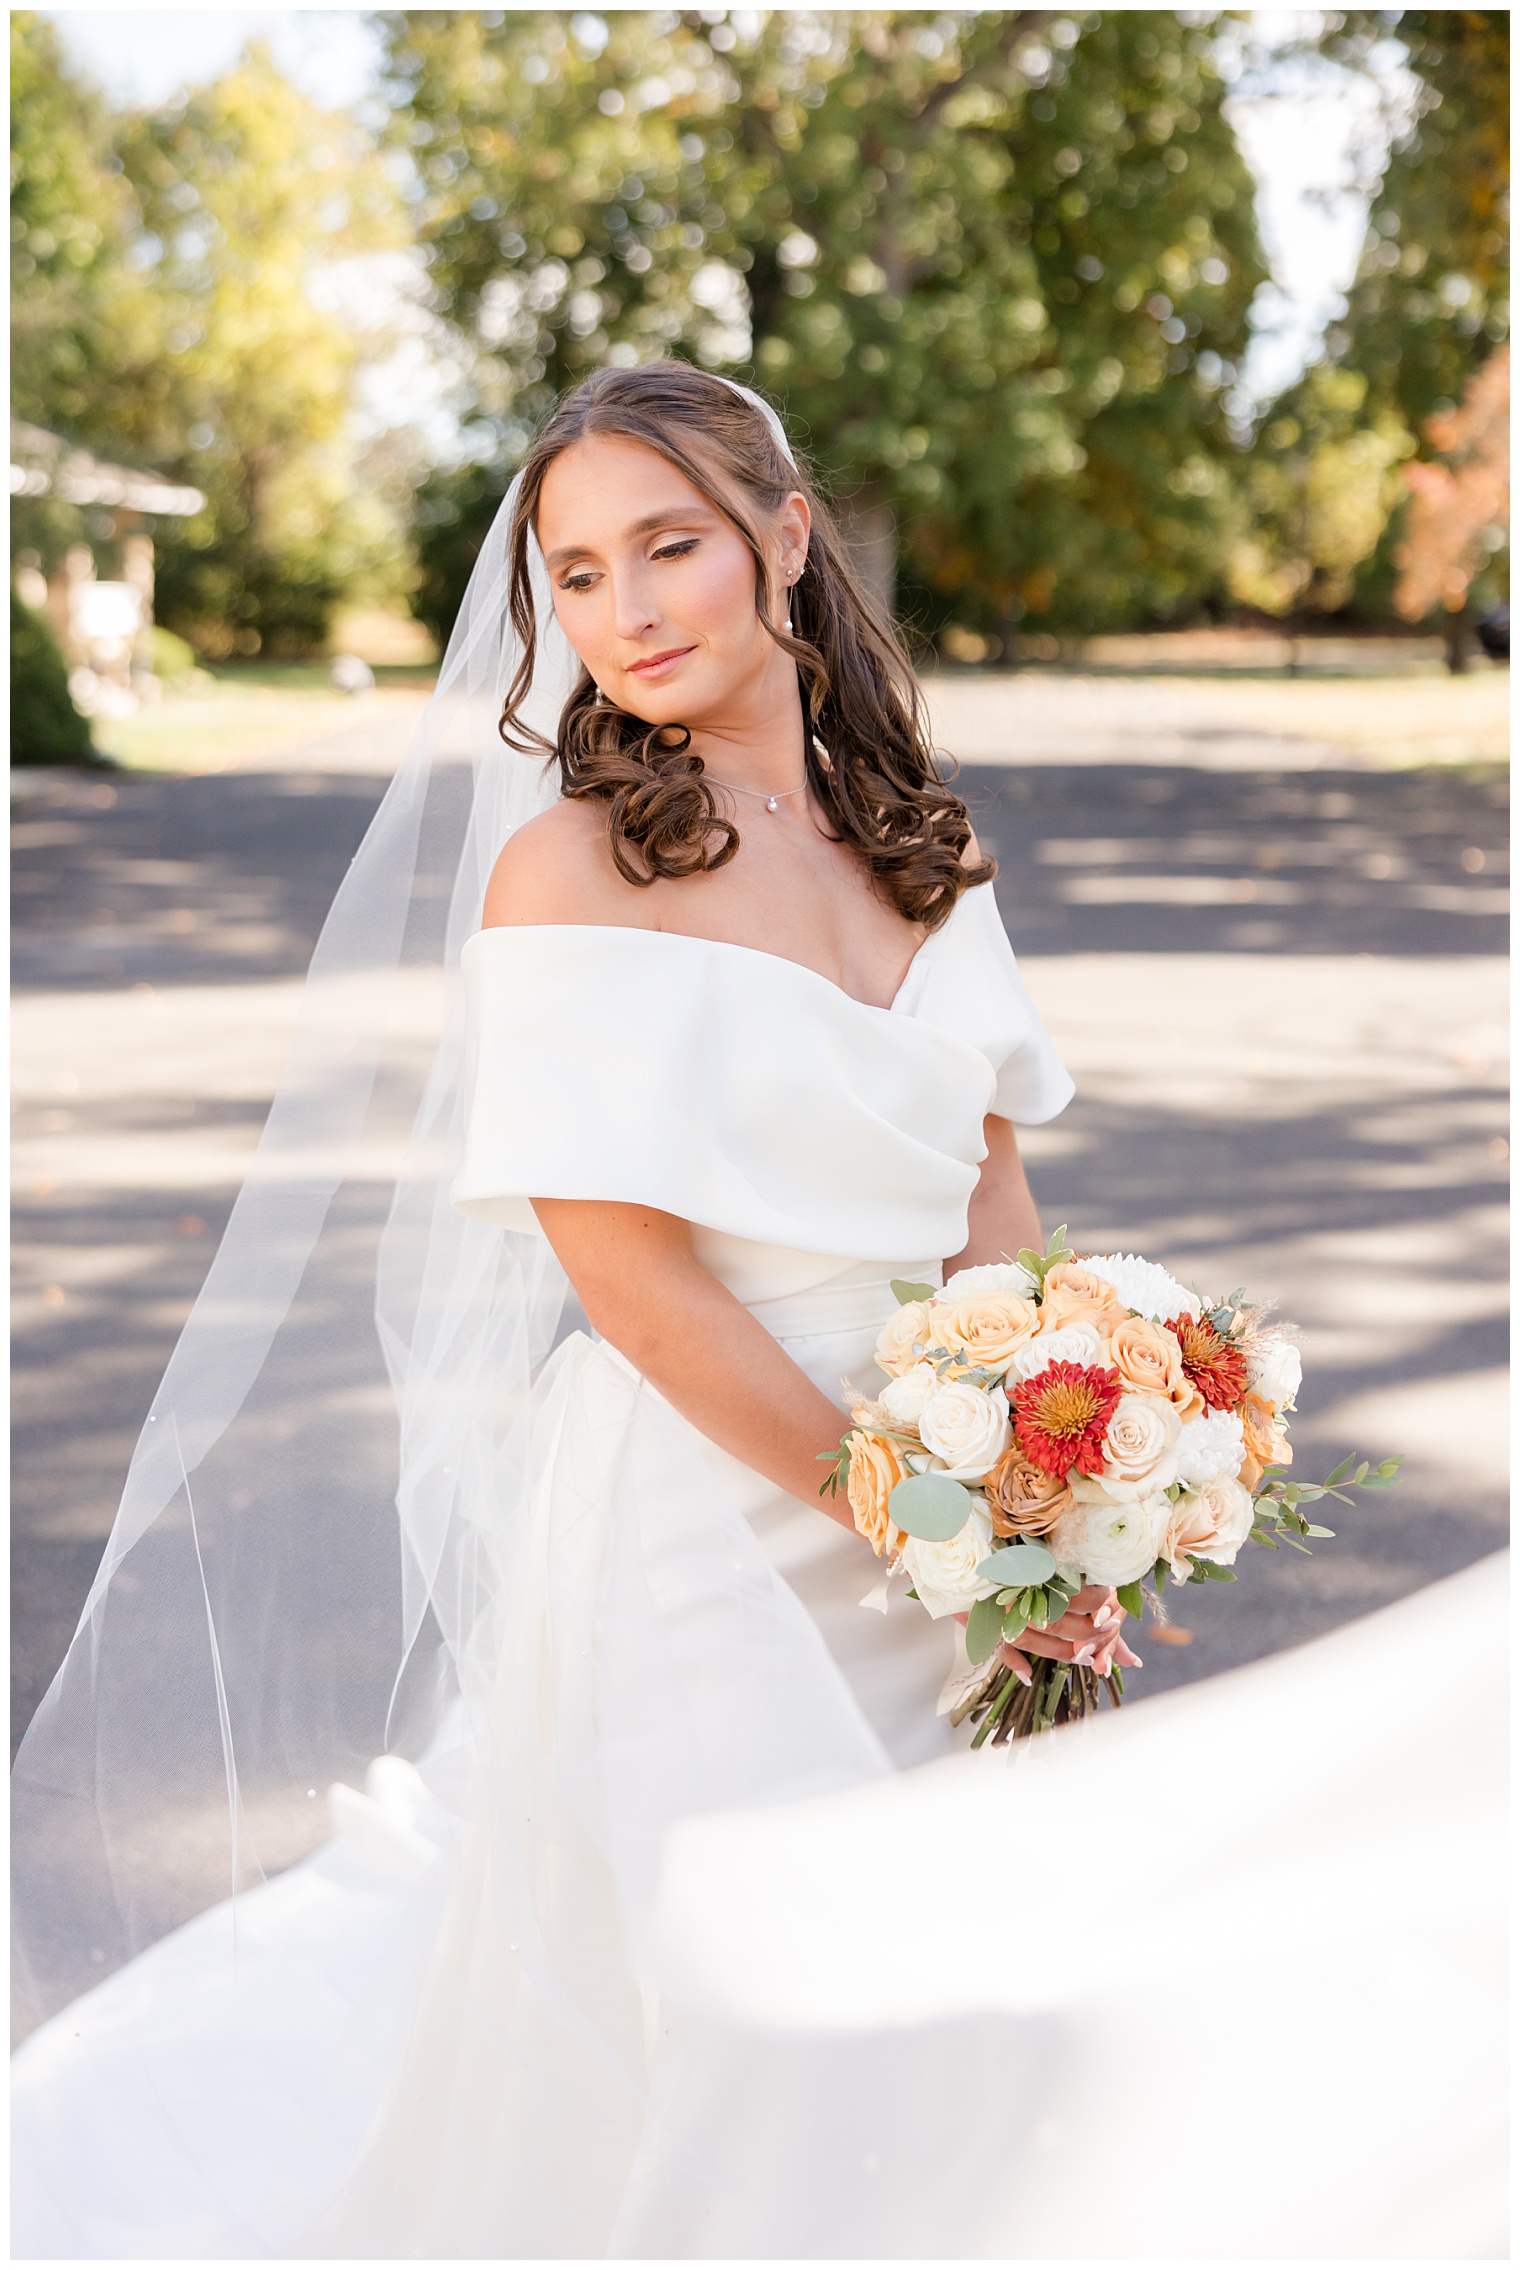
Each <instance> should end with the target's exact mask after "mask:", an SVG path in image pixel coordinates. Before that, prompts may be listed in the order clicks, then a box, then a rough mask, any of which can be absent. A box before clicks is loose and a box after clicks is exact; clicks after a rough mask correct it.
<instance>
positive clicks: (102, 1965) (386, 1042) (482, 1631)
mask: <svg viewBox="0 0 1520 2270" xmlns="http://www.w3.org/2000/svg"><path fill="white" fill-rule="evenodd" d="M738 391H740V392H745V393H746V395H747V399H749V400H750V401H751V402H753V403H754V404H755V406H756V408H757V409H759V410H761V411H762V412H763V413H764V415H765V417H766V419H767V421H768V422H769V424H770V426H771V428H772V431H773V434H774V436H775V438H776V439H777V441H778V443H779V445H780V447H781V448H782V450H783V451H784V452H785V453H786V455H787V456H788V458H789V457H790V451H789V449H788V448H787V444H786V441H785V437H784V434H783V432H782V428H781V425H780V422H779V420H778V419H777V418H776V416H775V413H774V412H773V411H771V410H770V409H769V408H768V407H767V406H766V405H765V404H763V403H762V402H760V400H759V398H758V397H757V396H754V395H748V394H747V390H745V389H739V390H738ZM515 494H516V484H515V483H514V484H513V488H512V490H511V491H509V493H508V495H507V497H506V498H505V499H504V501H503V503H502V506H501V508H500V510H499V511H498V513H497V515H496V518H495V520H494V521H493V523H492V525H491V529H490V532H489V534H488V535H487V537H486V539H485V542H484V544H483V546H482V548H481V551H480V555H479V558H478V560H477V562H476V565H475V569H474V572H473V574H472V576H471V578H470V583H469V588H468V590H467V592H466V595H465V599H464V603H463V606H462V608H461V610H460V614H459V618H458V621H457V623H456V625H455V627H454V631H453V635H452V637H451V638H450V640H449V644H448V649H447V652H446V654H445V656H444V659H443V664H442V668H441V671H440V674H439V679H438V685H437V690H436V692H435V694H434V695H433V697H432V699H431V700H430V702H429V704H428V707H427V709H426V712H425V713H424V716H423V720H422V723H421V727H420V729H419V732H418V735H417V739H416V742H415V744H414V746H413V747H412V749H411V751H410V753H409V755H408V757H407V759H406V761H405V762H404V763H403V765H402V766H401V768H400V770H399V771H398V773H397V774H396V776H395V778H394V779H393V781H392V782H391V784H390V787H389V789H388V790H387V792H386V795H385V798H384V800H383V802H382V803H381V805H380V808H379V810H378V812H377V813H376V815H375V818H374V820H373V822H372V824H371V826H370V828H369V830H368V832H367V834H366V835H365V838H364V841H363V842H362V844H361V845H360V848H359V850H358V852H357V854H356V855H355V857H354V860H353V862H352V865H351V866H350V868H349V871H348V873H347V875H346V876H345V878H344V880H343V883H342V885H341V886H340V888H339V890H338V893H337V896H336V898H335V900H334V903H333V906H332V909H331V912H330V913H329V915H328V918H327V921H326V923H325V925H324V927H323V930H322V934H321V937H320V939H319V940H318V943H317V947H316V951H315V953H314V955H313V958H312V963H311V968H310V973H309V976H308V979H307V983H306V987H305V991H304V995H303V998H302V1003H301V1008H300V1013H299V1018H298V1021H297V1024H296V1029H295V1033H294V1037H293V1040H292V1043H291V1047H290V1053H289V1057H288V1061H287V1064H286V1068H285V1072H284V1075H283V1078H282V1080H281V1083H280V1087H279V1091H278V1093H277V1095H276V1098H275V1101H274V1105H273V1107H272V1109H271V1111H270V1114H269V1118H268V1121H267V1123H266V1125H265V1128H264V1130H263V1134H262V1138H261V1140H260V1143H259V1146H258V1150H257V1153H256V1155H255V1157H254V1160H253V1163H252V1165H251V1168H250V1171H249V1174H248V1177H247V1180H246V1182H245V1183H244V1185H243V1188H242V1191H241V1193H240V1194H239V1197H238V1199H237V1203H236V1205H235V1207H234V1209H233V1212H232V1216H231V1219H230V1221H229V1223H228V1226H227V1230H226V1234H225V1236H224V1237H223V1239H222V1242H221V1245H220V1247H219V1249H218V1252H217V1254H216V1258H215V1260H214V1261H213V1263H212V1266H211V1270H210V1272H209V1274H208V1276H207V1279H206V1282H205V1285H204V1288H203V1290H202V1292H201V1294H200V1297H199V1299H198V1300H197V1302H196V1304H195V1307H194V1309H193V1311H192V1313H191V1315H190V1318H189V1320H188V1322H187V1324H186V1326H185V1329H184V1331H183V1333H182V1335H181V1337H180V1340H179V1343H178V1345H177V1346H176V1348H175V1351H174V1354H173V1356H172V1358H171V1359H170V1362H169V1366H168V1369H167V1371H166V1373H165V1375H164V1379H163V1382H162V1385H161V1386H160V1388H159V1391H158V1393H157V1395H156V1396H155V1398H154V1401H153V1407H152V1410H151V1413H150V1414H149V1417H148V1419H147V1421H146V1423H145V1425H144V1427H143V1430H142V1433H141V1436H140V1438H139V1441H138V1444H137V1449H136V1453H135V1455H134V1457H133V1460H132V1464H131V1468H130V1471H129V1474H128V1478H127V1483H126V1489H125V1493H124V1495H123V1498H122V1502H121V1507H120V1510H119V1512H118V1514H117V1517H116V1521H115V1523H114V1526H113V1528H112V1531H111V1535H110V1539H109V1542H108V1544H107V1546H106V1550H105V1553H104V1556H103V1558H102V1561H101V1565H100V1568H99V1571H98V1573H97V1575H96V1578H95V1581H94V1584H93V1585H92V1587H91V1590H90V1594H89V1598H88V1600H87V1602H86V1605H85V1608H84V1611H83V1613H82V1616H81V1619H80V1623H79V1627H78V1630H77V1632H76V1634H75V1637H74V1640H73V1642H72V1644H71V1646H70V1648H69V1651H68V1654H67V1656H66V1658H65V1660H64V1662H63V1664H62V1666H61V1667H60V1669H59V1671H58V1674H57V1676H56V1677H55V1679H54V1681H53V1683H52V1685H51V1687H50V1688H49V1690H48V1693H47V1695H46V1697H45V1698H44V1700H43V1703H42V1705H41V1707H40V1709H39V1710H38V1712H37V1715H36V1718H35V1719H34V1721H33V1723H32V1726H31V1728H30V1730H29V1731H28V1733H27V1735H26V1738H25V1740H24V1742H23V1744H22V1747H21V1751H20V1755H19V1758H18V1761H17V1768H16V1791H15V1798H16V1805H15V1815H14V1819H15V1831H14V1838H15V1841H14V1852H15V1863H16V1870H15V1918H16V1926H17V1936H18V1944H19V1957H20V1959H19V1965H18V1972H19V1981H20V1986H19V1998H20V2010H19V2022H20V2026H21V2030H23V2031H26V2030H29V2029H30V2027H32V2026H33V2025H35V2024H36V2023H38V2022H39V2021H40V2020H41V2019H43V2018H44V2017H46V2016H47V2015H49V2014H50V2013H51V2012H53V2011H54V2010H56V2009H58V2008H59V2007H60V2006H61V2005H62V2004H64V2003H65V2002H67V2001H69V2000H70V1999H71V1998H72V1997H73V1996H75V1995H77V1994H78V1993H80V1992H81V1991H82V1990H84V1989H86V1988H88V1987H90V1986H92V1985H95V1984H97V1983H99V1981H100V1980H101V1979H102V1978H104V1977H105V1976H107V1975H108V1974H109V1973H110V1972H112V1971H113V1970H115V1969H116V1968H118V1967H119V1966H120V1965H121V1964H122V1963H123V1962H125V1961H126V1960H128V1959H129V1958H130V1957H131V1956H133V1955H134V1954H136V1953H138V1952H140V1951H141V1950H142V1949H144V1948H145V1947H147V1946H149V1945H151V1944H152V1943H154V1942H155V1941H157V1940H159V1939H160V1938H162V1937H163V1936H164V1935H165V1934H166V1933H167V1932H169V1931H171V1930H173V1929H174V1928H175V1927H176V1926H178V1925H180V1924H181V1923H183V1922H185V1921H186V1920H187V1919H189V1918H190V1917H192V1916H195V1915H197V1914H199V1913H200V1912H202V1911H203V1910H205V1909H207V1908H208V1907H210V1906H212V1905H214V1904H215V1903H217V1902H219V1901H223V1900H226V1899H227V1898H228V1897H229V1896H230V1895H235V1894H240V1893H242V1892H245V1891H247V1890H249V1889H251V1888H253V1887H254V1886H256V1885H258V1884H260V1883H261V1882H263V1881H264V1880H265V1879H266V1878H269V1877H271V1876H273V1875H275V1874H277V1873H278V1872H280V1871H282V1870H283V1869H285V1868H286V1867H288V1866H289V1865H290V1864H291V1863H292V1862H293V1861H295V1860H297V1859H299V1858H300V1857H301V1856H302V1855H303V1854H305V1853H306V1852H308V1851H309V1850H311V1849H312V1848H313V1847H314V1846H315V1845H317V1844H319V1843H321V1842H322V1841H323V1839H324V1838H325V1836H326V1835H327V1833H328V1811H327V1793H328V1790H329V1787H330V1785H331V1784H333V1783H334V1782H339V1783H343V1782H352V1781H354V1780H355V1779H357V1778H362V1775H363V1772H364V1769H365V1767H366V1765H367V1764H368V1762H369V1761H370V1760H372V1759H374V1758H375V1757H376V1756H378V1755H380V1754H382V1753H386V1752H390V1753H397V1752H400V1753H402V1754H404V1755H407V1756H417V1755H420V1754H421V1753H422V1752H423V1751H424V1750H427V1749H430V1750H431V1751H432V1753H433V1754H434V1755H435V1757H436V1756H437V1754H438V1752H439V1749H440V1745H443V1746H444V1747H445V1748H446V1746H447V1730H448V1727H449V1724H450V1709H451V1705H452V1704H453V1703H455V1702H456V1701H457V1697H458V1694H459V1690H460V1684H461V1667H462V1661H463V1658H464V1656H465V1655H466V1654H467V1652H468V1651H469V1650H470V1649H472V1648H479V1647H481V1646H482V1645H485V1646H489V1639H490V1629H491V1623H492V1607H493V1592H494V1588H495V1587H496V1586H497V1585H498V1583H499V1581H500V1573H501V1572H500V1569H499V1567H498V1565H497V1561H496V1558H495V1553H494V1549H493V1545H492V1541H491V1536H492V1522H493V1521H494V1523H496V1524H498V1525H499V1523H500V1521H501V1518H502V1516H501V1502H502V1501H501V1492H502V1489H503V1486H504V1480H505V1482H506V1484H507V1485H508V1486H510V1475H508V1476H507V1477H503V1474H502V1472H501V1467H500V1457H499V1446H500V1445H501V1443H502V1442H503V1441H504V1440H505V1439H506V1438H507V1437H508V1435H509V1432H510V1422H511V1418H512V1415H513V1412H514V1410H515V1409H517V1408H518V1407H520V1406H521V1404H522V1402H523V1399H524V1397H525V1396H526V1393H527V1390H528V1387H529V1384H530V1382H531V1380H532V1379H533V1377H534V1375H535V1372H536V1371H537V1369H538V1367H539V1366H541V1364H542V1362H543V1360H544V1358H545V1357H546V1355H547V1354H548V1353H549V1352H550V1350H551V1348H552V1347H553V1345H554V1342H555V1339H556V1335H557V1334H558V1333H559V1331H560V1329H561V1320H562V1316H563V1313H564V1310H565V1307H566V1301H567V1286H566V1282H565V1279H564V1276H563V1273H562V1272H561V1271H560V1269H559V1267H558V1265H557V1263H556V1262H555V1260H554V1258H553V1255H552V1253H551V1252H550V1250H549V1248H548V1246H547V1245H546V1244H545V1242H544V1240H543V1239H542V1238H539V1237H536V1236H533V1235H531V1234H525V1233H519V1232H514V1231H511V1230H505V1229H500V1228H496V1227H492V1226H490V1225H487V1224H483V1223H480V1222H475V1221H470V1220H467V1219H466V1218H465V1217H464V1216H463V1215H461V1214H460V1213H459V1212H457V1211H456V1210H455V1209H454V1207H453V1206H452V1205H451V1204H450V1202H449V1186H450V1182H451V1179H452V1176H453V1173H454V1169H455V1165H456V1163H457V1155H458V1149H459V1144H460V1138H461V1131H462V1113H463V1054H464V1033H463V1003H462V992H461V986H460V982H459V975H458V971H459V955H460V949H461V947H462V946H463V944H464V942H465V941H466V939H467V938H468V937H469V936H470V935H471V934H472V933H473V932H474V931H475V930H476V929H477V928H478V926H479V920H480V909H481V901H482V896H483V892H484V889H485V885H486V881H487V879H488V877H489V875H490V872H491V868H492V865H493V863H494V861H495V859H496V857H497V855H498V853H499V852H500V850H501V847H502V845H503V844H504V843H505V841H506V840H507V838H508V837H509V836H510V835H511V834H512V833H513V831H514V830H515V829H516V828H517V827H519V826H521V825H522V823H523V822H524V821H526V820H528V819H530V818H532V817H533V816H534V814H535V813H537V812H538V811H540V810H542V809H543V808H544V807H545V806H546V805H547V804H548V803H550V802H552V801H553V800H554V798H555V796H556V795H557V793H558V785H557V780H556V778H555V774H554V769H553V766H552V762H551V764H550V765H549V766H548V767H546V766H545V765H544V764H543V763H542V762H541V761H540V760H539V759H537V758H534V757H529V756H525V755H519V754H516V753H514V752H513V751H512V750H510V749H508V748H506V747H505V746H504V745H503V743H502V741H501V738H500V736H499V733H498V730H497V724H498V720H499V718H500V715H501V711H502V707H503V702H504V698H505V695H506V691H507V688H508V686H509V684H510V683H511V680H512V677H513V674H514V671H515V669H516V667H517V662H518V659H519V653H520V649H519V645H518V641H517V639H516V637H515V635H514V633H513V631H512V629H511V625H510V622H509V619H508V609H507V599H508V541H509V535H510V528H511V520H512V512H513V506H514V501H515ZM533 572H534V593H535V603H536V613H537V617H538V623H539V633H540V635H539V644H538V653H537V662H536V668H535V672H534V679H533V685H532V689H531V692H530V694H529V696H528V698H527V700H526V702H525V703H524V704H523V706H522V711H521V714H522V716H523V718H524V721H525V722H526V723H528V724H529V725H531V726H533V727H535V728H536V729H538V730H539V731H541V732H543V733H544V734H546V735H547V736H548V737H549V739H550V740H551V741H552V740H553V738H554V736H555V730H556V726H557V723H558V719H559V714H560V711H561V709H562V707H563V704H564V702H565V699H566V697H567V696H568V694H569V692H570V690H571V687H572V685H573V684H574V682H575V679H576V676H577V674H578V671H579V667H580V666H579V663H578V662H577V660H576V658H575V656H574V655H573V654H572V653H571V651H570V649H569V647H568V645H567V643H566V641H565V639H564V637H563V634H562V633H561V632H560V630H559V628H558V626H557V624H556V623H555V621H554V617H553V612H552V607H551V605H550V599H549V591H548V585H547V581H546V578H545V574H544V569H543V564H542V561H541V559H539V558H538V556H537V548H536V546H535V547H534V570H533ZM398 1508H399V1513H400V1523H399V1535H398V1526H397V1510H398ZM488 1510H489V1511H490V1512H491V1515H492V1520H491V1521H488V1520H487V1519H486V1518H485V1516H486V1514H487V1511H488ZM445 1770H446V1769H444V1768H442V1767H440V1771H445Z"/></svg>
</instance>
